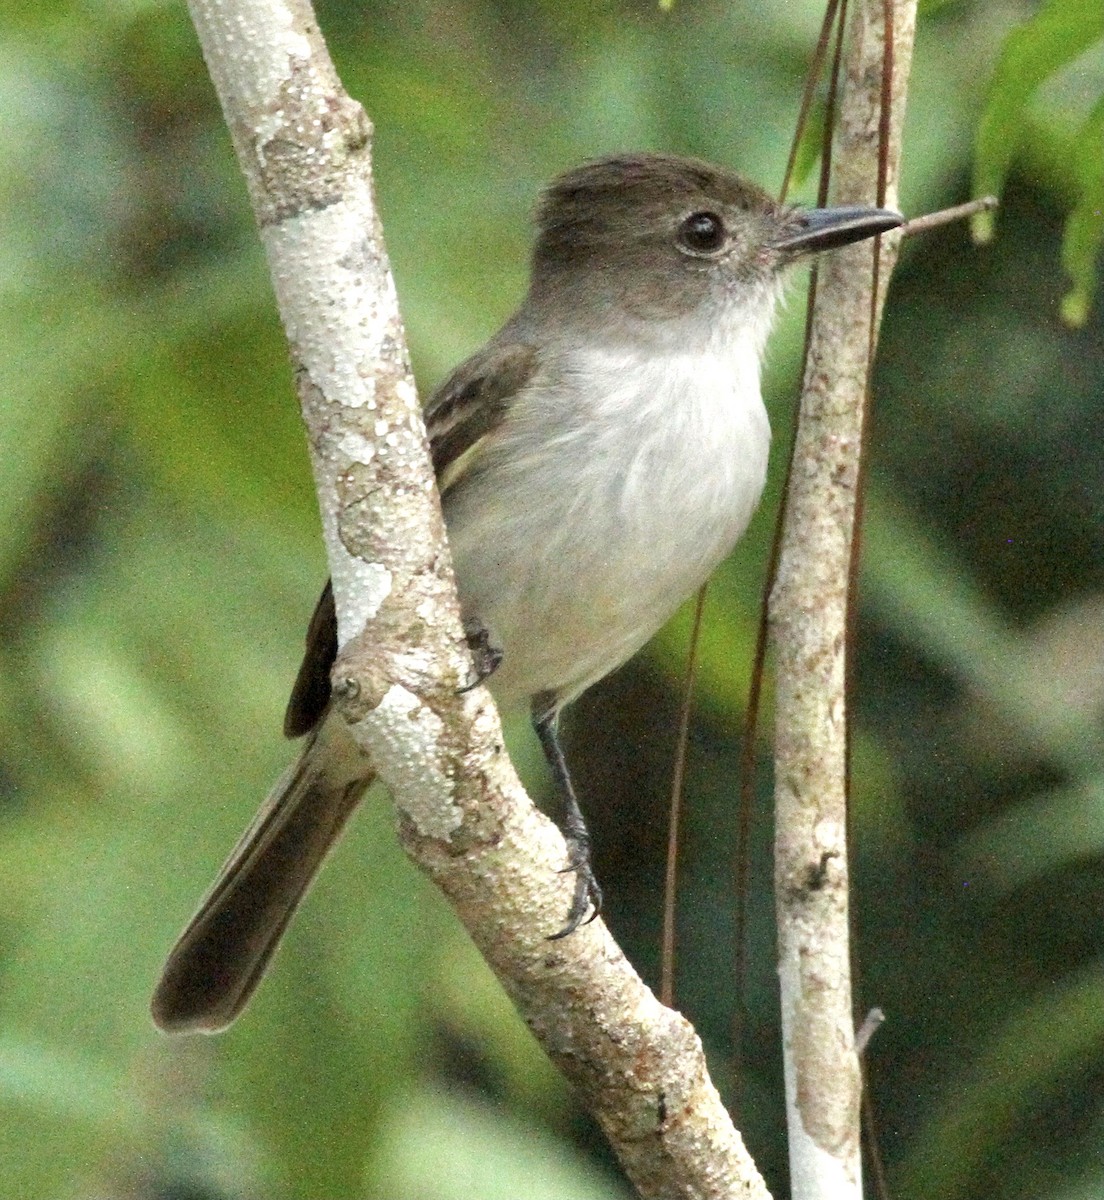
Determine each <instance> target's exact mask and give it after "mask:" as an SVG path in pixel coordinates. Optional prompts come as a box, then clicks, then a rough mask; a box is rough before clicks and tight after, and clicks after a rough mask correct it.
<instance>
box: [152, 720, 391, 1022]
mask: <svg viewBox="0 0 1104 1200" xmlns="http://www.w3.org/2000/svg"><path fill="white" fill-rule="evenodd" d="M372 779H373V775H372V771H371V768H370V767H369V765H368V762H367V759H366V758H365V757H364V756H363V755H362V754H361V753H360V752H359V750H358V749H357V747H356V745H355V743H354V742H353V740H352V738H351V737H350V736H349V734H348V733H347V732H346V731H345V728H344V725H343V724H342V722H341V719H340V718H339V717H333V716H331V717H329V718H327V719H325V720H323V722H322V724H321V726H320V727H319V729H318V730H317V732H316V733H314V734H312V735H311V737H310V740H309V741H308V742H307V744H306V745H305V746H304V748H303V751H302V753H301V754H300V755H299V758H298V759H297V760H296V761H295V762H294V763H292V765H291V766H290V767H289V768H288V769H287V770H286V771H285V772H284V774H283V775H282V776H281V777H280V778H279V779H278V780H277V781H276V784H275V786H274V787H273V789H272V791H271V792H270V793H269V795H268V799H267V800H266V801H265V803H264V804H263V805H262V806H261V809H260V811H259V812H258V813H257V815H256V817H254V819H253V822H252V824H251V825H250V826H249V828H248V829H247V830H246V831H245V833H244V834H243V835H242V837H241V840H240V841H239V842H238V844H237V846H236V847H235V848H234V851H233V853H232V854H231V855H230V857H229V858H228V859H227V860H226V863H225V865H224V866H223V868H222V870H221V871H220V872H219V875H218V878H217V879H216V880H215V882H214V884H213V885H212V886H211V889H210V891H209V892H208V893H207V895H206V896H205V897H204V898H203V900H202V902H201V903H200V906H199V910H198V911H197V912H196V914H195V916H194V917H192V919H191V921H189V923H188V926H187V928H186V929H185V930H184V932H183V933H182V934H181V935H180V937H179V938H178V939H177V942H176V945H175V946H173V948H172V951H171V952H170V954H169V957H168V960H167V961H166V963H165V968H164V970H163V972H162V974H161V979H160V980H159V982H158V984H157V987H156V989H155V990H154V993H153V1000H152V1003H151V1006H150V1007H151V1011H152V1013H153V1019H154V1022H155V1023H156V1024H157V1025H158V1026H159V1027H160V1028H161V1029H163V1030H165V1031H166V1032H170V1033H187V1032H203V1033H215V1032H217V1031H218V1030H220V1029H225V1028H226V1026H227V1025H229V1024H230V1023H231V1022H232V1021H233V1020H234V1019H235V1018H236V1017H237V1016H238V1014H239V1013H240V1012H241V1011H242V1009H243V1008H244V1007H245V1005H246V1004H247V1002H248V1001H249V998H250V996H252V994H253V991H254V989H255V988H256V986H257V984H258V983H259V982H260V980H261V977H262V976H263V975H264V972H265V969H266V968H267V967H268V964H269V961H270V960H271V958H272V955H273V953H274V952H275V950H276V947H277V946H278V945H279V943H280V938H281V937H283V933H284V930H285V929H286V928H287V923H288V921H289V920H290V919H291V917H292V914H293V913H294V912H295V910H296V908H297V907H298V905H299V902H300V901H301V900H302V899H303V897H304V896H305V895H306V893H307V889H308V888H309V887H310V885H311V883H312V882H313V880H314V877H315V875H317V873H318V869H319V868H320V867H321V865H322V861H323V859H324V858H325V857H326V854H327V853H328V852H329V850H330V848H331V847H332V846H333V845H334V843H335V842H336V841H337V839H338V837H339V836H340V835H341V831H342V830H343V829H344V827H345V823H346V821H348V819H349V816H350V815H351V813H352V811H353V809H354V808H356V806H357V803H358V802H359V801H360V798H361V797H362V796H363V795H364V792H365V790H366V789H367V787H368V785H369V784H370V783H371V782H372Z"/></svg>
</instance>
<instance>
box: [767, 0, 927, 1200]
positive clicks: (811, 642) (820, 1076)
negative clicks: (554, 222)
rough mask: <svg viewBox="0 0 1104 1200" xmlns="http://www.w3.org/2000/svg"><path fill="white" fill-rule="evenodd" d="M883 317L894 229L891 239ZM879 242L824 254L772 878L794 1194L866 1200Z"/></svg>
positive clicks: (865, 149)
mask: <svg viewBox="0 0 1104 1200" xmlns="http://www.w3.org/2000/svg"><path fill="white" fill-rule="evenodd" d="M884 7H885V6H884V5H883V2H882V0H854V2H853V5H852V9H851V20H850V28H849V31H848V35H849V50H848V55H847V62H846V78H845V81H844V85H843V90H842V94H841V100H840V109H839V128H838V132H837V136H836V150H835V157H834V160H833V171H834V175H835V190H834V195H833V202H834V203H836V204H844V205H850V204H874V203H877V202H880V200H879V198H878V197H877V196H876V188H877V180H878V141H879V114H880V111H881V101H880V92H881V80H882V63H883V52H884V22H883V15H884ZM892 8H893V10H894V13H893V49H894V53H893V59H894V72H893V97H892V103H891V111H890V120H889V131H890V144H889V173H888V179H887V182H888V191H887V195H886V197H885V200H884V203H885V205H886V206H887V207H891V208H892V207H896V179H897V168H898V163H899V159H900V142H901V127H902V124H903V120H904V108H905V92H906V84H907V80H908V73H909V64H910V61H911V54H912V35H913V28H914V23H915V3H913V2H911V0H910V2H904V0H898V2H897V3H895V4H893V5H892ZM881 240H882V248H881V252H882V264H881V271H880V282H879V292H880V295H879V298H878V313H879V315H880V311H881V302H882V300H883V299H884V295H885V287H886V284H887V282H888V279H889V274H890V271H891V269H892V263H893V261H894V258H895V252H896V245H897V238H896V236H895V235H888V236H886V237H883V238H882V239H881ZM872 262H873V258H872V248H871V246H870V245H869V244H864V245H862V246H855V247H850V248H848V249H846V250H841V251H838V252H836V253H835V254H832V255H829V256H828V257H827V258H826V259H825V261H824V262H823V263H822V264H821V268H820V277H819V285H818V290H817V302H816V309H815V313H814V317H813V329H812V340H811V344H810V352H809V360H808V367H807V371H806V376H805V382H804V390H803V394H802V399H801V414H800V420H799V424H798V431H797V435H796V441H795V447H794V459H793V469H792V472H791V482H790V488H789V493H788V495H787V498H786V525H785V530H784V533H783V543H782V553H781V559H780V565H779V571H778V577H777V580H776V583H775V586H774V589H773V591H772V594H771V602H770V620H771V630H772V636H773V641H774V646H775V656H776V663H777V673H778V686H777V696H776V712H777V719H776V729H775V756H776V767H775V803H776V822H777V831H776V840H775V885H776V893H777V907H778V921H779V931H778V941H779V974H780V981H781V990H782V1027H783V1043H784V1054H785V1074H786V1103H787V1117H788V1125H789V1146H790V1170H791V1181H792V1190H793V1196H794V1197H795V1200H828V1198H831V1200H846V1198H847V1197H853V1198H854V1200H860V1197H861V1195H862V1179H861V1156H860V1144H859V1102H860V1076H859V1064H858V1059H857V1056H856V1053H855V1043H854V1024H853V1022H854V1016H853V1012H852V997H851V978H850V961H849V960H850V951H849V937H848V932H849V931H848V895H847V889H848V866H847V809H846V775H847V745H846V737H847V730H846V717H847V713H846V703H845V679H846V664H845V652H846V637H847V634H846V620H847V612H848V586H849V581H850V575H851V563H852V542H853V538H854V536H855V513H856V504H857V498H858V492H857V489H858V482H859V455H860V450H861V447H862V433H863V421H864V417H865V403H866V381H867V369H868V364H869V357H870V330H871V290H872V286H873V283H872V279H873V273H872Z"/></svg>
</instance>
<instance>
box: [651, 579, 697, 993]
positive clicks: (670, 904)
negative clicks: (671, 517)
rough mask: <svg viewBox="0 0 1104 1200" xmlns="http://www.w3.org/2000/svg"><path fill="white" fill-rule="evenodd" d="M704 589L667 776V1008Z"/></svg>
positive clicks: (663, 962) (662, 982) (663, 975)
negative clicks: (670, 766) (668, 787)
mask: <svg viewBox="0 0 1104 1200" xmlns="http://www.w3.org/2000/svg"><path fill="white" fill-rule="evenodd" d="M708 590H709V589H708V586H707V585H706V584H704V583H703V584H702V586H701V587H700V588H698V594H697V596H696V598H695V600H694V624H693V627H692V628H691V630H690V650H689V653H688V654H687V656H686V660H687V661H686V686H685V687H684V689H683V693H682V705H681V706H680V708H679V723H678V741H677V743H676V747H675V769H674V771H673V772H672V773H671V803H670V805H669V806H668V812H669V813H670V816H669V818H668V826H667V870H666V873H665V876H664V880H663V940H662V942H661V944H660V959H659V1000H660V1003H661V1004H666V1005H667V1007H668V1008H671V1007H672V1006H673V1005H674V1003H675V913H676V908H677V904H678V851H679V832H680V825H681V818H682V785H683V781H684V780H685V778H686V751H687V748H688V746H689V744H690V718H691V717H692V716H693V712H694V684H695V682H696V681H697V677H698V647H699V645H700V643H701V627H702V616H703V615H704V613H705V597H706V594H707V592H708Z"/></svg>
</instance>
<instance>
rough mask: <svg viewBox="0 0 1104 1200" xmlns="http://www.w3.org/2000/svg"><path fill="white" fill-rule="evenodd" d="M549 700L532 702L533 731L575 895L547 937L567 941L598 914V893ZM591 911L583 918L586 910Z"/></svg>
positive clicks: (583, 825)
mask: <svg viewBox="0 0 1104 1200" xmlns="http://www.w3.org/2000/svg"><path fill="white" fill-rule="evenodd" d="M551 701H552V697H550V696H547V695H540V696H535V697H534V698H533V708H532V714H533V728H534V729H535V730H536V731H537V737H538V738H539V739H540V744H541V749H542V750H543V751H544V757H545V758H546V759H547V760H548V765H549V767H550V768H551V769H552V778H553V779H554V780H555V782H556V790H557V791H558V792H559V794H560V804H561V814H562V815H561V819H560V821H559V822H558V824H559V826H560V832H561V833H562V834H563V835H564V840H565V841H566V842H567V866H566V867H564V870H565V871H574V872H575V894H574V896H573V897H572V900H571V908H570V909H569V910H568V913H567V924H565V925H564V927H563V928H562V929H561V930H560V931H559V933H554V934H552V935H551V936H550V937H549V939H548V940H549V941H553V942H554V941H556V940H558V939H559V938H563V937H567V935H568V934H569V933H574V932H575V930H576V929H578V928H579V926H580V925H583V924H586V923H587V922H589V921H593V920H594V918H595V917H596V916H598V914H599V913H600V912H601V911H602V889H601V888H600V887H599V886H598V881H597V880H596V879H595V878H594V871H593V870H592V869H591V865H590V834H589V833H587V827H586V822H585V821H584V820H583V814H582V811H581V810H580V808H579V801H578V799H577V798H576V796H575V788H574V787H573V786H572V784H571V775H570V773H569V772H568V769H567V760H566V759H565V758H564V753H563V748H562V747H561V746H560V737H559V733H558V732H557V721H558V717H559V710H558V709H557V708H555V707H553V706H552V703H551ZM588 908H589V909H591V910H592V911H591V913H590V916H589V917H588V916H587V909H588ZM584 918H585V920H584Z"/></svg>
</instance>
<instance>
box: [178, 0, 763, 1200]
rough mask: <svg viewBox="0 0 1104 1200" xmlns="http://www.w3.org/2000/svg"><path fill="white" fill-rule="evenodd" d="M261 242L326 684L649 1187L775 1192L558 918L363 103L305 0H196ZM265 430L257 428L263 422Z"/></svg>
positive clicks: (547, 1041) (557, 892) (629, 984)
mask: <svg viewBox="0 0 1104 1200" xmlns="http://www.w3.org/2000/svg"><path fill="white" fill-rule="evenodd" d="M190 10H191V14H192V18H193V21H194V23H195V26H196V29H197V31H198V33H199V37H200V41H201V43H202V46H203V52H204V55H205V57H206V60H207V64H208V67H209V69H210V72H211V76H212V79H213V81H214V83H215V87H216V89H217V91H218V94H219V99H220V101H221V103H222V107H223V112H224V114H225V117H226V121H227V124H228V125H229V128H230V131H231V134H232V137H233V141H234V146H235V149H236V151H237V155H238V159H239V162H240V165H241V167H242V170H243V172H244V174H245V177H246V180H247V182H248V187H249V193H250V197H251V199H252V203H253V208H254V212H255V214H256V217H257V222H258V225H259V227H260V231H261V236H262V239H263V242H264V245H265V249H266V252H267V255H268V261H269V267H270V271H271V275H272V279H273V284H274V287H275V292H276V298H277V301H278V304H279V308H280V313H281V317H282V319H283V322H284V326H285V329H286V331H287V335H288V341H289V344H290V348H291V356H292V362H293V366H294V370H295V376H296V381H297V386H298V391H299V397H300V401H301V405H302V411H303V417H304V420H305V422H306V425H307V431H308V437H309V440H310V447H311V456H312V462H313V467H314V474H315V479H316V483H317V487H318V494H319V501H320V507H321V511H322V525H323V533H324V536H325V540H326V548H327V553H328V557H329V563H330V570H331V574H332V577H333V583H334V594H335V599H336V603H337V613H338V624H339V640H340V642H341V647H342V648H341V651H340V653H339V657H338V663H337V666H336V668H335V672H334V679H335V702H336V703H337V704H338V705H339V706H340V708H341V711H342V712H343V714H344V716H345V717H346V719H347V720H348V721H349V723H350V728H351V730H352V732H353V734H354V736H355V737H356V738H357V740H358V741H359V742H360V743H361V745H362V746H363V747H364V748H365V749H366V750H367V751H368V753H369V754H370V756H371V758H372V761H373V764H374V766H375V768H376V770H377V771H378V773H379V775H380V777H381V778H382V779H383V781H384V782H385V783H386V784H387V785H388V787H389V788H390V790H391V793H392V796H393V799H394V801H395V805H396V808H397V811H398V816H399V829H400V836H401V838H402V841H403V844H404V846H405V848H406V850H407V852H408V853H409V854H410V856H411V857H412V858H413V859H414V861H415V862H416V863H417V864H418V865H419V866H421V867H422V868H423V869H424V870H425V871H427V872H428V873H429V874H430V875H431V876H432V877H433V878H434V879H435V880H436V882H437V883H438V884H439V885H440V887H441V888H442V890H443V891H444V892H445V893H446V895H447V896H448V898H449V899H450V901H451V902H452V904H453V906H454V908H455V909H456V911H457V913H458V914H459V916H460V918H461V920H462V921H463V922H464V924H465V925H466V927H467V928H468V930H469V932H470V934H471V936H472V938H473V939H474V940H475V942H476V944H477V945H478V946H479V948H480V950H481V951H482V952H483V954H484V956H485V957H486V959H487V961H488V962H489V963H490V965H491V967H492V968H493V969H494V971H495V972H496V974H497V975H498V977H499V978H500V980H501V981H502V983H503V985H504V986H505V987H506V989H507V991H508V992H509V994H510V996H511V997H512V998H513V1000H514V1002H515V1004H516V1005H517V1007H518V1008H519V1010H520V1011H521V1014H522V1016H523V1017H524V1019H525V1020H526V1022H527V1023H528V1024H529V1026H530V1028H531V1029H532V1030H533V1032H534V1033H535V1035H536V1036H537V1038H538V1039H539V1040H540V1042H541V1044H542V1045H543V1046H544V1048H545V1050H546V1051H547V1052H548V1054H549V1055H550V1056H551V1058H552V1059H553V1061H554V1062H555V1063H556V1064H557V1065H558V1066H559V1067H560V1069H561V1070H562V1071H563V1072H564V1073H565V1074H566V1075H567V1076H568V1077H569V1078H570V1079H571V1080H572V1081H573V1082H574V1083H575V1084H576V1085H577V1086H578V1088H579V1090H580V1092H581V1095H582V1099H583V1101H584V1103H585V1104H587V1106H588V1107H589V1108H590V1110H591V1111H592V1112H593V1113H594V1115H595V1116H596V1118H597V1119H598V1120H599V1122H600V1123H601V1124H602V1126H603V1128H604V1129H605V1131H606V1133H607V1134H608V1136H609V1138H610V1140H611V1142H612V1144H613V1147H614V1149H615V1151H616V1153H617V1154H618V1156H619V1158H620V1159H621V1162H622V1163H623V1164H624V1166H625V1169H626V1171H627V1173H628V1175H629V1177H630V1178H631V1179H632V1181H633V1182H634V1184H635V1185H636V1187H637V1188H638V1190H639V1192H640V1194H641V1195H642V1196H645V1197H657V1198H658V1197H662V1198H667V1197H671V1198H674V1197H694V1198H698V1200H709V1198H716V1200H721V1198H722V1197H725V1198H728V1197H733V1196H740V1197H748V1198H759V1197H766V1195H767V1193H766V1190H765V1187H764V1185H763V1183H762V1180H761V1179H760V1177H759V1175H758V1172H757V1171H756V1169H755V1167H754V1164H753V1163H752V1162H751V1160H750V1158H749V1157H748V1155H747V1152H746V1150H745V1149H744V1146H743V1142H742V1141H741V1139H740V1136H739V1134H738V1133H737V1132H736V1130H735V1129H734V1128H733V1126H732V1123H731V1121H730V1120H729V1118H728V1115H727V1113H726V1112H725V1111H724V1109H723V1107H722V1105H721V1103H720V1099H719V1097H718V1094H717V1091H716V1089H715V1088H714V1086H713V1084H712V1082H711V1081H710V1078H709V1075H708V1072H707V1070H706V1066H705V1061H704V1057H703V1055H702V1048H701V1044H700V1041H699V1040H698V1037H697V1035H696V1033H695V1032H694V1030H693V1028H692V1027H691V1026H690V1024H689V1023H688V1022H687V1021H686V1020H685V1019H683V1018H682V1017H681V1016H680V1015H679V1014H677V1013H675V1012H672V1011H671V1010H669V1009H667V1008H664V1007H663V1006H661V1005H660V1004H659V1002H658V1001H657V1000H656V999H655V997H654V996H653V995H652V993H651V992H650V991H649V990H648V989H647V988H646V987H644V985H643V983H642V982H641V980H640V979H639V977H638V976H637V975H636V973H635V971H633V969H632V968H631V966H630V965H629V964H628V962H627V961H626V960H625V957H624V955H623V954H622V953H621V951H620V950H619V948H618V947H617V945H616V944H615V943H614V941H613V939H612V938H611V937H610V935H609V933H608V931H607V930H606V928H605V926H604V925H603V924H602V922H601V921H595V922H593V923H592V924H590V925H587V926H585V927H584V928H583V929H581V930H580V931H579V932H578V933H576V934H574V935H573V936H572V937H570V938H567V939H564V940H563V941H557V942H549V941H548V940H547V936H546V935H547V933H548V931H549V928H550V927H555V925H556V923H557V921H556V916H555V914H562V913H563V912H565V911H566V910H567V906H568V901H569V896H570V892H571V887H572V882H571V877H570V875H564V874H561V873H560V871H561V868H562V867H563V865H564V863H565V848H564V844H563V840H562V838H561V837H560V835H559V833H558V832H557V831H556V830H555V829H554V827H552V826H551V824H550V823H549V822H548V821H547V820H546V819H545V818H543V817H542V816H541V815H540V814H539V813H538V812H537V811H536V810H535V809H534V808H533V806H532V804H531V803H530V801H529V799H528V797H527V796H526V795H525V793H524V792H523V790H522V789H521V786H520V784H519V783H518V781H517V778H516V776H515V774H514V772H513V768H512V767H511V765H510V763H509V760H508V758H507V756H506V755H505V753H504V751H503V746H502V735H501V729H500V727H499V722H498V716H497V713H496V712H495V710H494V706H493V704H492V703H491V701H490V699H489V697H488V695H487V694H486V692H485V691H484V690H483V689H477V691H476V692H474V693H472V694H467V695H461V694H460V693H459V688H460V685H461V684H463V683H465V682H467V680H468V677H469V674H470V671H471V663H470V657H469V655H468V653H467V649H466V644H465V641H464V638H463V635H462V630H461V627H460V621H459V614H458V608H457V603H456V596H455V587H454V583H453V578H452V569H451V565H450V561H449V555H448V548H447V545H446V543H445V539H444V526H443V522H442V519H441V511H440V506H439V502H438V498H437V492H436V488H435V484H434V478H433V472H432V468H431V465H430V460H429V455H428V451H427V447H426V442H425V431H424V428H423V425H422V420H421V414H420V410H419V407H418V403H417V397H416V393H415V388H414V383H413V380H412V378H411V374H410V368H409V363H408V360H407V355H406V348H405V343H404V338H403V330H402V324H401V321H400V318H399V312H398V305H397V300H396V296H395V290H394V285H393V282H392V278H391V273H390V268H389V266H388V262H387V256H386V253H385V250H384V246H383V240H382V234H381V230H380V225H379V220H378V217H377V214H376V210H375V206H374V202H373V196H372V186H371V163H370V141H371V132H372V131H371V125H370V123H369V121H368V119H367V117H366V116H365V114H364V112H363V110H362V109H361V107H360V105H359V104H357V103H355V102H354V101H353V100H351V99H350V98H349V97H348V96H347V95H346V94H345V92H344V91H343V89H342V87H341V85H340V82H339V80H338V78H337V75H336V72H335V71H334V68H333V65H332V63H331V61H330V59H329V56H328V53H327V51H326V48H325V45H324V43H323V41H322V38H321V35H320V33H319V31H318V28H317V26H316V24H315V21H314V16H313V13H312V12H311V9H310V7H309V4H308V3H307V2H306V0H191V2H190ZM262 442H263V439H262V438H260V437H259V438H258V443H259V444H261V443H262Z"/></svg>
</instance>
